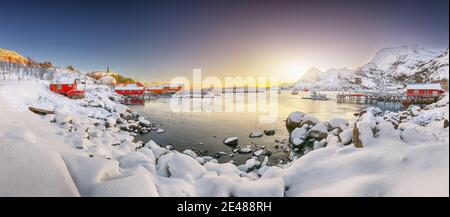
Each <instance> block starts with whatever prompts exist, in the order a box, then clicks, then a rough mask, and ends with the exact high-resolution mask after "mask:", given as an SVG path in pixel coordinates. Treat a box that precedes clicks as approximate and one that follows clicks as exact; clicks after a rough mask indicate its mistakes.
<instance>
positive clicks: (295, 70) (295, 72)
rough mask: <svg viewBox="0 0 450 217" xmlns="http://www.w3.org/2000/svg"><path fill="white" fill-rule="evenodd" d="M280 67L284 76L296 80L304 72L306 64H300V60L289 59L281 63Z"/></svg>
mask: <svg viewBox="0 0 450 217" xmlns="http://www.w3.org/2000/svg"><path fill="white" fill-rule="evenodd" d="M280 68H281V70H280V71H281V72H282V73H283V74H284V75H285V77H286V78H288V79H290V80H297V79H299V78H300V77H301V76H302V74H303V73H305V69H306V65H304V64H301V63H300V62H296V61H291V62H286V63H283V64H282V65H281V67H280Z"/></svg>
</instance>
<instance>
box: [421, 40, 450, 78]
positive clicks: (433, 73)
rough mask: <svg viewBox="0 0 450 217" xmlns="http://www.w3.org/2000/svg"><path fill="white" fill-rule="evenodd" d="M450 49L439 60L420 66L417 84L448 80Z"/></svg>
mask: <svg viewBox="0 0 450 217" xmlns="http://www.w3.org/2000/svg"><path fill="white" fill-rule="evenodd" d="M448 67H449V66H448V48H447V49H446V50H445V51H444V52H443V53H442V54H441V55H439V56H438V57H437V58H435V59H433V60H431V61H428V62H427V63H425V64H422V65H420V66H419V67H418V68H417V69H416V71H415V72H414V74H415V81H416V82H428V81H436V80H444V79H447V80H448Z"/></svg>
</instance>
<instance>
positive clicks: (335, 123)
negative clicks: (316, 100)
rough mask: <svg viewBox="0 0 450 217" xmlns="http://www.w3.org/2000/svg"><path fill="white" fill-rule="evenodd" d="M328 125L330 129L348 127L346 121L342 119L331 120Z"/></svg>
mask: <svg viewBox="0 0 450 217" xmlns="http://www.w3.org/2000/svg"><path fill="white" fill-rule="evenodd" d="M329 123H330V127H331V128H332V129H336V128H340V127H341V126H342V125H344V126H348V121H347V120H345V119H342V118H332V119H331V120H330V121H329Z"/></svg>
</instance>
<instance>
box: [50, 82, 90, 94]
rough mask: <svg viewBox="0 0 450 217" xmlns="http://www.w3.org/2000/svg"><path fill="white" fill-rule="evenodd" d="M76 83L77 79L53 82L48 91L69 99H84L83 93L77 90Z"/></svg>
mask: <svg viewBox="0 0 450 217" xmlns="http://www.w3.org/2000/svg"><path fill="white" fill-rule="evenodd" d="M77 81H78V79H75V80H64V81H54V82H52V83H50V90H51V91H53V92H55V93H59V94H62V95H64V96H67V97H69V98H71V99H81V98H83V97H84V94H85V91H84V90H78V89H77Z"/></svg>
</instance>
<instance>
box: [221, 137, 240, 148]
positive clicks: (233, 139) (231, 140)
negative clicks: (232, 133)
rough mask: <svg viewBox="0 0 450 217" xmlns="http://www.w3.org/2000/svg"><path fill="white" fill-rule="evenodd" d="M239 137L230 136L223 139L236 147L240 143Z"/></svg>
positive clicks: (226, 143)
mask: <svg viewBox="0 0 450 217" xmlns="http://www.w3.org/2000/svg"><path fill="white" fill-rule="evenodd" d="M238 139H239V138H238V137H228V138H225V139H224V140H223V144H225V145H228V146H232V147H234V146H237V145H238Z"/></svg>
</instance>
